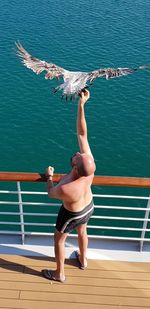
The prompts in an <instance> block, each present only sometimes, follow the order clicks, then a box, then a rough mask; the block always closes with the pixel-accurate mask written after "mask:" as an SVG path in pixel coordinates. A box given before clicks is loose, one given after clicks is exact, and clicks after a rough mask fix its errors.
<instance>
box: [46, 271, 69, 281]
mask: <svg viewBox="0 0 150 309" xmlns="http://www.w3.org/2000/svg"><path fill="white" fill-rule="evenodd" d="M42 275H43V277H44V278H46V279H48V280H53V281H58V282H62V283H63V282H65V280H66V278H65V276H64V277H60V276H58V275H57V274H56V271H55V270H50V269H42Z"/></svg>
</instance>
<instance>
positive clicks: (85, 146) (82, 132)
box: [77, 90, 93, 157]
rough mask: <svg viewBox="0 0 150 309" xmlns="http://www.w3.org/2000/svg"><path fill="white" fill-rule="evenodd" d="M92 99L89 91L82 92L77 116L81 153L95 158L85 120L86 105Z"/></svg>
mask: <svg viewBox="0 0 150 309" xmlns="http://www.w3.org/2000/svg"><path fill="white" fill-rule="evenodd" d="M89 97H90V93H89V91H88V90H84V91H82V92H81V97H80V99H79V103H78V114H77V137H78V143H79V148H80V153H86V154H88V155H90V156H92V157H93V155H92V152H91V149H90V146H89V142H88V133H87V123H86V119H85V111H84V104H85V103H86V102H87V100H88V99H89Z"/></svg>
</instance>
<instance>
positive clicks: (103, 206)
mask: <svg viewBox="0 0 150 309" xmlns="http://www.w3.org/2000/svg"><path fill="white" fill-rule="evenodd" d="M1 204H4V205H19V204H21V205H32V206H54V207H55V206H57V207H60V206H61V203H60V204H59V203H58V204H56V203H39V202H18V201H17V202H10V201H0V205H1ZM94 208H97V209H117V210H119V209H124V210H142V211H143V210H147V208H141V207H139V208H138V207H132V206H131V207H128V206H106V205H94Z"/></svg>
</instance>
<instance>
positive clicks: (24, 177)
mask: <svg viewBox="0 0 150 309" xmlns="http://www.w3.org/2000/svg"><path fill="white" fill-rule="evenodd" d="M62 176H64V174H54V176H53V181H54V182H58V181H59V180H60V179H61V177H62ZM0 181H20V182H46V177H45V174H42V173H24V172H0ZM93 185H95V186H129V187H132V186H134V187H147V188H150V178H141V177H121V176H95V177H94V179H93Z"/></svg>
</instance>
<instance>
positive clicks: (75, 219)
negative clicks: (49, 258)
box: [56, 200, 94, 233]
mask: <svg viewBox="0 0 150 309" xmlns="http://www.w3.org/2000/svg"><path fill="white" fill-rule="evenodd" d="M93 212H94V204H93V200H92V201H91V203H90V204H89V205H88V206H86V207H85V208H84V209H83V210H81V211H78V212H72V211H69V210H67V209H66V208H65V207H64V206H63V205H62V206H61V207H60V210H59V213H58V217H57V221H56V229H57V231H59V232H61V233H70V232H71V231H72V230H74V229H75V228H76V227H78V226H79V225H81V224H85V223H87V222H88V221H89V219H90V217H91V216H92V214H93Z"/></svg>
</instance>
